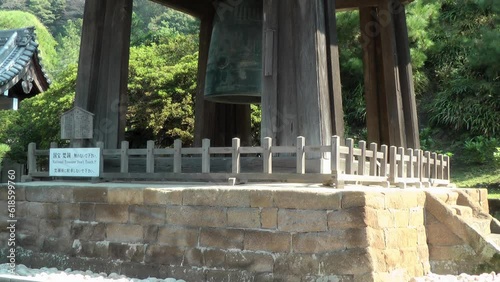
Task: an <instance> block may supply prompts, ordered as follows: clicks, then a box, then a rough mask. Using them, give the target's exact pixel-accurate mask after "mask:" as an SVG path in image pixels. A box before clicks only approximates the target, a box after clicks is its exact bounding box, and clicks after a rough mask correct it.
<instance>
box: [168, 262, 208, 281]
mask: <svg viewBox="0 0 500 282" xmlns="http://www.w3.org/2000/svg"><path fill="white" fill-rule="evenodd" d="M158 270H159V272H160V276H159V277H175V278H176V279H178V280H181V279H182V280H184V281H205V273H204V271H203V270H202V269H199V268H192V267H190V266H188V267H185V266H175V265H174V266H172V265H165V266H164V265H160V266H158Z"/></svg>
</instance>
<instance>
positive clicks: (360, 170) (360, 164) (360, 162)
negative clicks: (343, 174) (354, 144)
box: [358, 140, 366, 175]
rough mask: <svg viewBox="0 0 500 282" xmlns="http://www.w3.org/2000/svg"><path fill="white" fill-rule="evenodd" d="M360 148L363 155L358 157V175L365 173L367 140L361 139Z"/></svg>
mask: <svg viewBox="0 0 500 282" xmlns="http://www.w3.org/2000/svg"><path fill="white" fill-rule="evenodd" d="M359 149H361V155H360V156H359V158H358V175H365V164H366V142H365V141H363V140H361V141H359Z"/></svg>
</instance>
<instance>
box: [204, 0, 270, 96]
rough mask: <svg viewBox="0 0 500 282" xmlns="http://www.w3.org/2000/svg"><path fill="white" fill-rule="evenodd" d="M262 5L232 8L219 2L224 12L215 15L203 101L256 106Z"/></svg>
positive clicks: (249, 0) (245, 1) (244, 1)
mask: <svg viewBox="0 0 500 282" xmlns="http://www.w3.org/2000/svg"><path fill="white" fill-rule="evenodd" d="M230 2H235V1H230ZM262 3H263V2H262V0H241V1H238V3H237V4H235V5H234V6H229V5H230V4H229V3H222V4H221V5H226V6H224V8H225V9H223V10H222V9H219V10H220V11H218V12H217V13H216V14H215V19H214V25H213V29H212V40H211V42H210V49H209V55H208V63H207V74H206V81H205V99H207V100H209V101H213V102H218V103H228V104H254V103H260V97H261V92H262V90H261V89H262V85H261V82H262V5H263V4H262ZM228 7H231V8H228Z"/></svg>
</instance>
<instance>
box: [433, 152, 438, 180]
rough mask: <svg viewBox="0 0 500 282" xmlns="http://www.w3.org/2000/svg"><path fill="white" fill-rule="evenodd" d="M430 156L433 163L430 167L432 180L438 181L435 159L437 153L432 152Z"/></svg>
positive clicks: (436, 160)
mask: <svg viewBox="0 0 500 282" xmlns="http://www.w3.org/2000/svg"><path fill="white" fill-rule="evenodd" d="M431 155H432V162H433V165H432V178H434V179H439V178H438V157H437V153H436V152H433V153H432V154H431Z"/></svg>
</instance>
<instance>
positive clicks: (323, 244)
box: [292, 229, 369, 254]
mask: <svg viewBox="0 0 500 282" xmlns="http://www.w3.org/2000/svg"><path fill="white" fill-rule="evenodd" d="M292 242H293V251H294V252H296V253H306V254H307V253H309V254H313V253H324V252H335V251H339V250H343V249H346V248H357V247H368V246H369V242H368V235H367V230H366V229H346V230H335V231H329V232H317V233H297V234H293V235H292Z"/></svg>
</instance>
